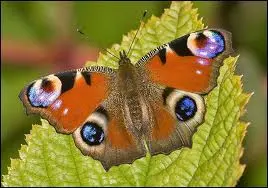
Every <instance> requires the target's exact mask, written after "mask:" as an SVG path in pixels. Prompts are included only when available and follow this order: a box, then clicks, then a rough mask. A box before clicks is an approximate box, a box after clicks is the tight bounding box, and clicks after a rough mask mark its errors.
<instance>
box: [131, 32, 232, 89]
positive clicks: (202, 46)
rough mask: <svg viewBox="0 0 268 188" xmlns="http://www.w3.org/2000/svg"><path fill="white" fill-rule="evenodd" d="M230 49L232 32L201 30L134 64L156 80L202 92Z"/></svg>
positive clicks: (162, 47)
mask: <svg viewBox="0 0 268 188" xmlns="http://www.w3.org/2000/svg"><path fill="white" fill-rule="evenodd" d="M232 52H233V50H232V47H231V33H229V32H227V31H225V30H222V29H209V30H202V31H197V32H194V33H191V34H188V35H185V36H183V37H180V38H178V39H175V40H173V41H171V42H170V43H168V44H164V45H163V46H160V47H158V48H157V49H155V50H153V51H151V52H149V53H148V54H147V55H145V56H144V57H142V58H141V60H140V61H139V62H138V63H137V64H136V66H137V67H140V66H145V67H146V69H147V70H148V71H149V74H150V76H151V79H152V81H154V82H156V83H159V84H161V85H166V86H169V87H173V88H177V89H180V90H184V91H188V92H193V93H200V94H202V93H203V94H205V93H208V92H209V91H210V90H211V89H212V88H213V87H215V85H216V79H217V77H218V74H219V73H218V71H219V67H220V66H221V65H222V61H223V59H224V58H225V57H227V56H228V55H230V54H231V53H232Z"/></svg>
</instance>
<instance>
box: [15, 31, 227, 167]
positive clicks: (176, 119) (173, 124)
mask: <svg viewBox="0 0 268 188" xmlns="http://www.w3.org/2000/svg"><path fill="white" fill-rule="evenodd" d="M231 53H232V46H231V33H230V32H228V31H225V30H223V29H205V30H200V31H196V32H193V33H189V34H187V35H184V36H182V37H180V38H177V39H175V40H173V41H171V42H169V43H166V44H163V45H161V46H159V47H157V48H155V49H154V50H152V51H150V52H149V53H147V54H146V55H144V56H143V57H142V58H141V59H140V60H139V61H138V62H136V63H135V64H132V62H131V61H130V59H129V57H128V56H127V53H126V52H125V51H120V52H119V55H120V57H119V58H118V59H119V60H118V69H113V68H109V67H104V66H90V67H85V68H81V69H77V70H71V71H66V72H60V73H56V74H50V75H48V76H45V77H42V78H40V79H38V80H35V81H33V82H31V83H30V84H29V85H27V86H26V87H25V88H24V89H23V90H22V91H21V93H20V95H19V97H20V99H21V101H22V102H23V104H24V106H25V107H26V112H27V114H29V113H34V114H40V115H41V117H42V118H45V119H47V120H48V121H49V123H50V124H51V125H53V126H54V127H55V129H56V131H57V132H58V133H63V134H72V136H73V140H74V142H75V145H76V146H77V148H79V149H80V150H81V152H82V153H83V154H84V155H86V156H91V157H92V158H94V159H96V160H99V161H100V162H101V163H102V165H103V167H104V169H105V170H109V169H110V168H111V167H112V166H116V165H120V164H125V163H132V162H133V161H134V160H135V159H137V158H140V157H143V156H145V155H146V153H147V150H148V152H150V154H151V155H156V154H159V153H163V154H168V153H170V152H172V151H174V150H176V149H179V148H181V147H191V146H192V136H193V134H194V133H195V132H196V130H197V127H198V126H199V125H200V124H202V123H203V121H204V114H205V111H206V106H205V102H204V95H206V94H208V93H209V92H210V91H211V90H212V89H213V88H214V87H215V86H216V80H217V77H218V75H219V68H220V66H221V65H222V63H223V59H224V58H226V57H227V56H229V55H230V54H231ZM145 145H147V148H146V146H145Z"/></svg>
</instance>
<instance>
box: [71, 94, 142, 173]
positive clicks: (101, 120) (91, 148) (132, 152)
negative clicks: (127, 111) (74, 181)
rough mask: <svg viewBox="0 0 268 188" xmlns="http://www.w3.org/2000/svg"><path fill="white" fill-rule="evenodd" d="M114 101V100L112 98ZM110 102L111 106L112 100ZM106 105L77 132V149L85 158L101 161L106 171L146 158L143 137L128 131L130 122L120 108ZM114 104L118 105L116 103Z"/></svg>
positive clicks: (99, 108)
mask: <svg viewBox="0 0 268 188" xmlns="http://www.w3.org/2000/svg"><path fill="white" fill-rule="evenodd" d="M109 99H111V98H109ZM109 99H108V100H107V101H108V103H110V102H111V100H109ZM106 104H107V103H103V104H102V105H101V106H100V107H98V108H97V110H96V111H95V112H93V113H92V114H90V115H89V117H88V118H87V120H86V121H85V122H84V124H83V125H82V126H80V127H79V128H78V129H77V130H76V131H75V132H74V133H73V138H74V141H75V144H76V146H77V147H78V148H79V149H80V150H81V151H82V153H83V154H84V155H90V156H91V157H93V158H94V159H97V160H99V161H100V162H101V163H102V165H103V167H104V169H105V170H109V169H110V168H111V167H112V166H115V165H119V164H122V163H131V162H133V161H134V160H135V159H137V158H140V157H143V156H145V154H146V149H145V146H144V144H143V142H141V138H140V137H138V136H135V135H134V134H131V132H130V131H129V130H127V126H126V124H127V123H128V121H127V120H126V119H125V118H124V116H123V113H122V111H120V108H118V109H114V108H117V107H115V106H114V105H113V107H112V108H109V107H108V106H109V105H106ZM113 104H114V103H113Z"/></svg>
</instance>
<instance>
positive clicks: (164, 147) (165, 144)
mask: <svg viewBox="0 0 268 188" xmlns="http://www.w3.org/2000/svg"><path fill="white" fill-rule="evenodd" d="M150 89H151V90H153V93H154V95H153V96H151V97H150V100H149V104H150V109H151V119H152V120H151V123H152V129H151V132H150V134H147V135H146V136H145V139H146V143H147V145H148V148H149V151H150V153H151V154H152V155H154V154H158V153H170V152H171V151H174V150H175V149H178V148H181V147H183V146H187V147H191V146H192V141H191V138H192V136H193V134H194V133H195V132H196V130H197V127H198V125H200V124H201V123H202V122H203V118H204V113H205V103H204V100H203V97H202V96H200V95H198V94H194V93H190V92H185V91H182V90H177V89H173V88H169V87H161V86H159V85H156V84H154V86H153V87H150Z"/></svg>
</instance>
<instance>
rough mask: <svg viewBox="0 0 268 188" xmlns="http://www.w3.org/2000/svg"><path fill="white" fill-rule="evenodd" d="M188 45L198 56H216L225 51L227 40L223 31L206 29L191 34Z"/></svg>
mask: <svg viewBox="0 0 268 188" xmlns="http://www.w3.org/2000/svg"><path fill="white" fill-rule="evenodd" d="M187 46H188V48H189V49H190V50H191V52H192V53H193V54H194V55H196V56H198V57H202V58H214V57H216V56H218V55H219V54H220V53H222V52H223V51H224V49H225V41H224V37H223V36H222V35H221V33H219V32H217V31H212V30H206V31H204V32H203V33H196V34H192V35H190V37H189V38H188V43H187Z"/></svg>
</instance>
